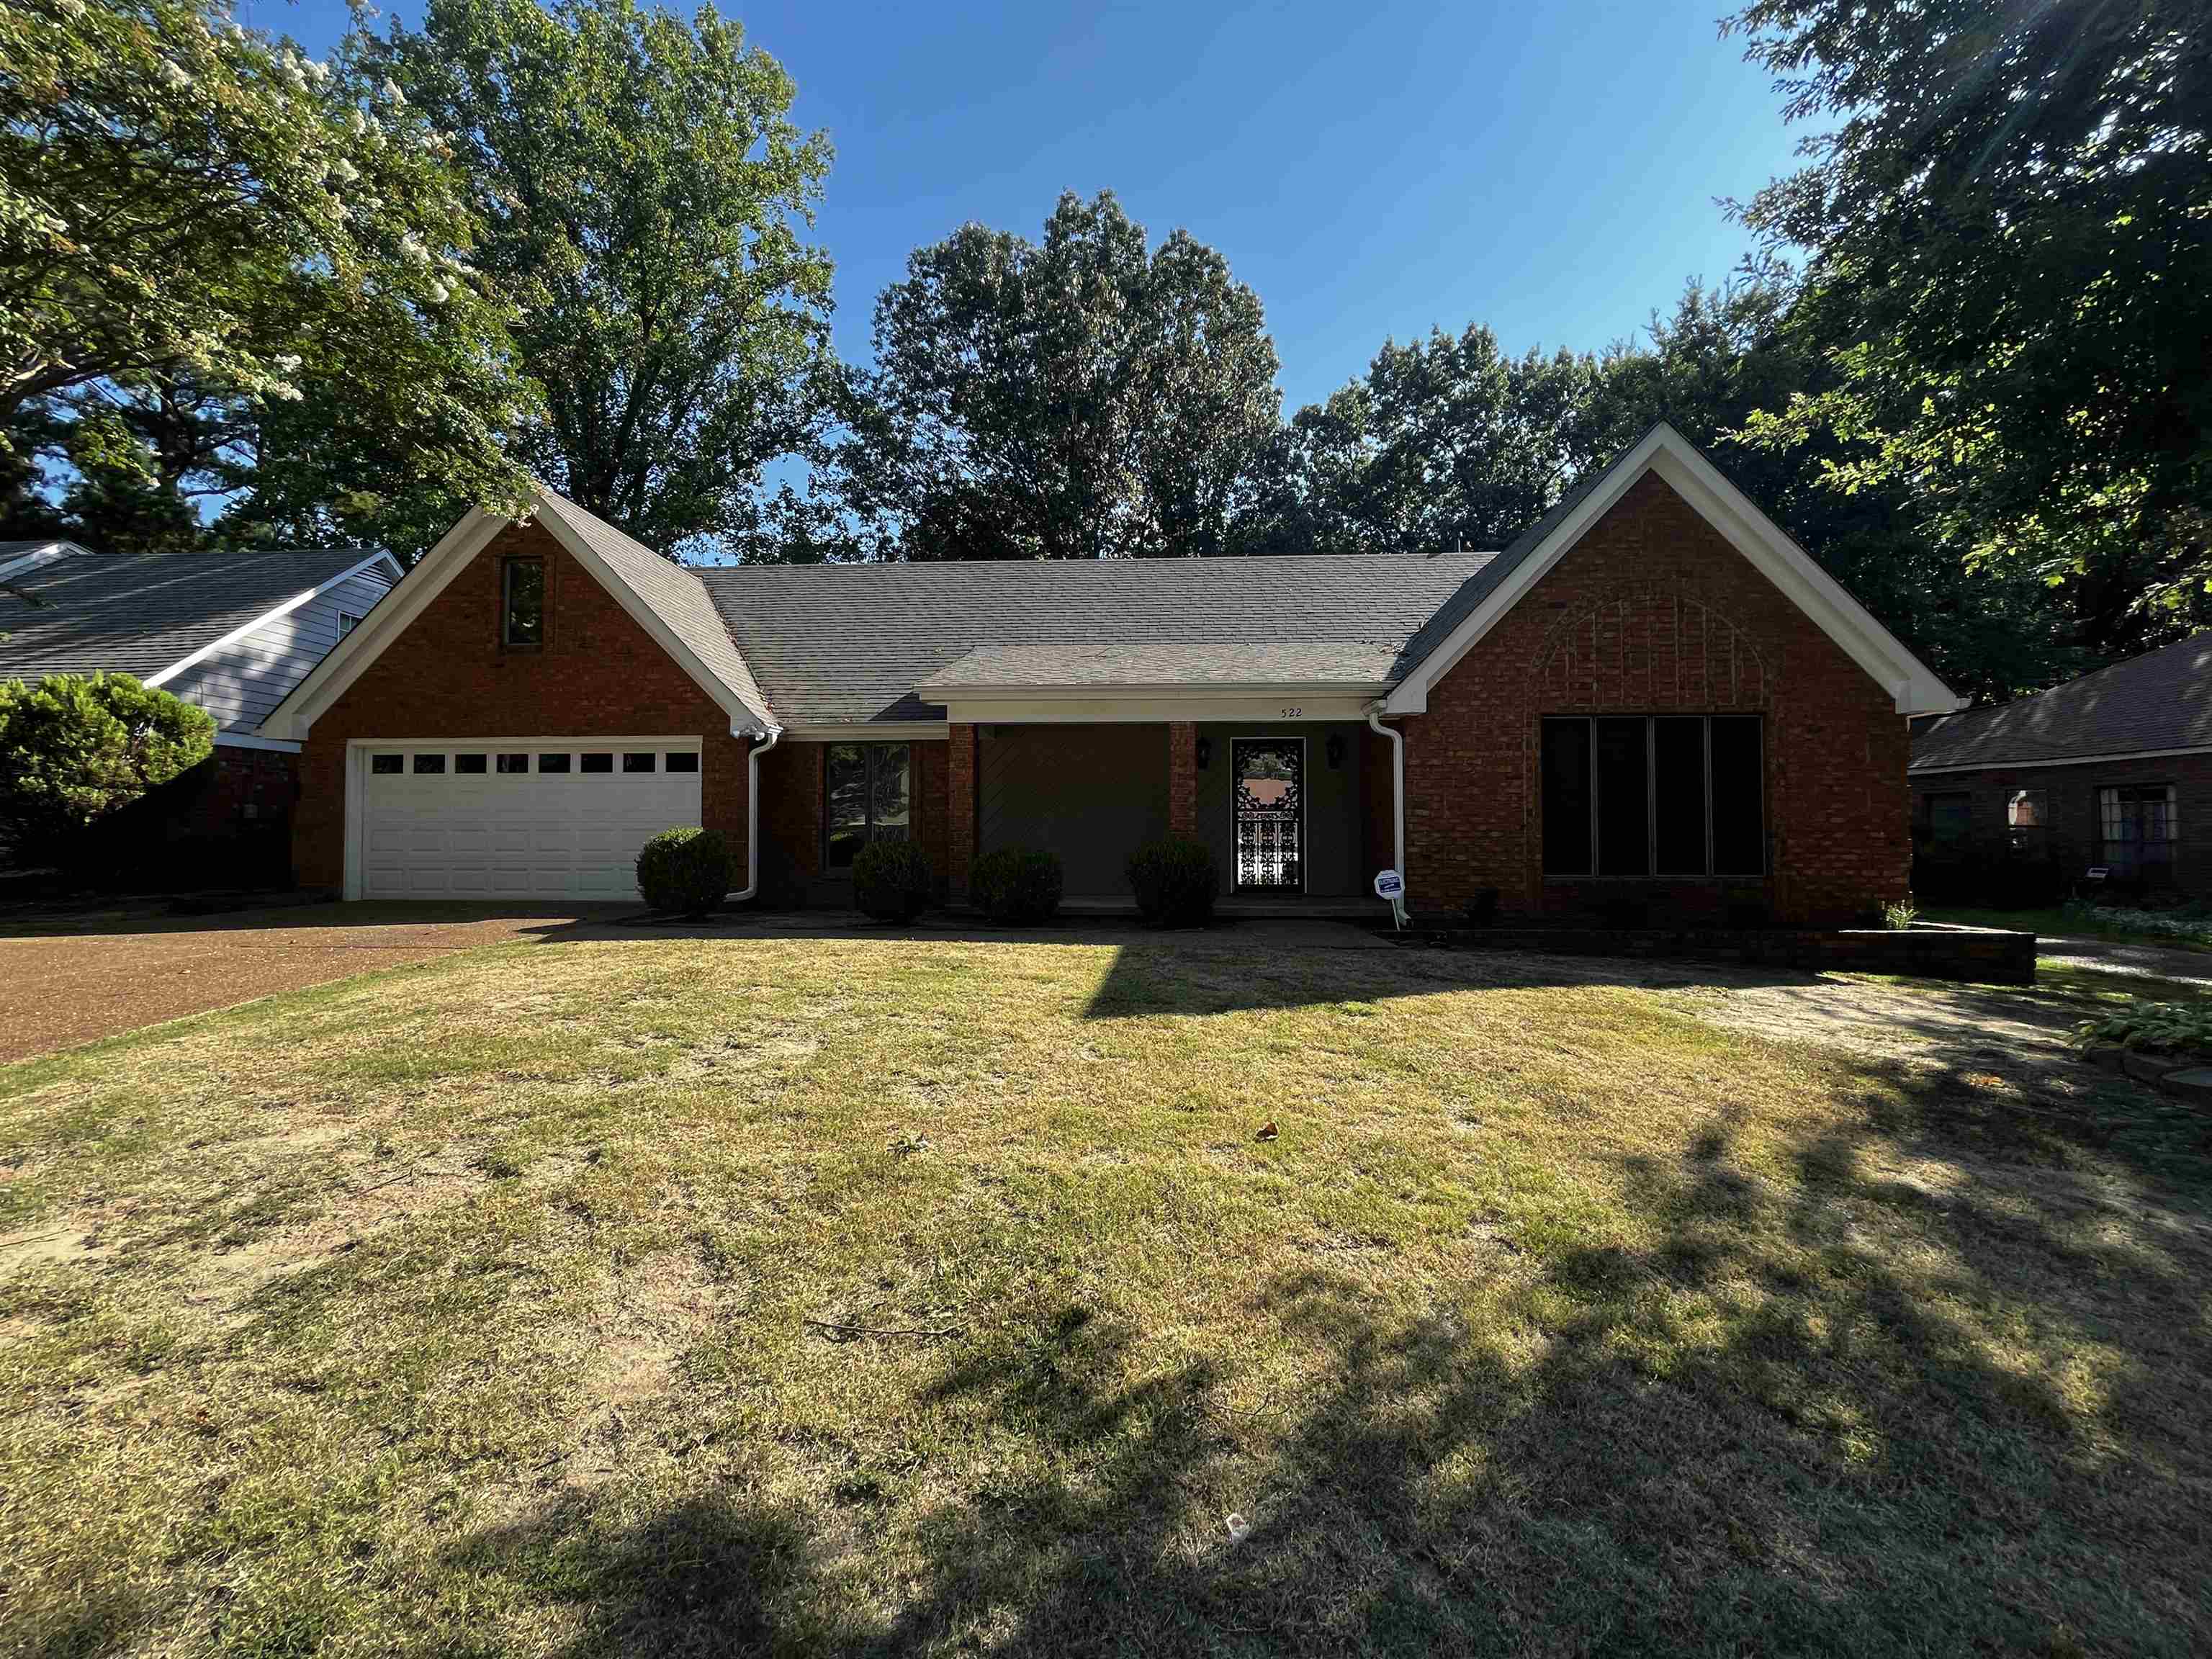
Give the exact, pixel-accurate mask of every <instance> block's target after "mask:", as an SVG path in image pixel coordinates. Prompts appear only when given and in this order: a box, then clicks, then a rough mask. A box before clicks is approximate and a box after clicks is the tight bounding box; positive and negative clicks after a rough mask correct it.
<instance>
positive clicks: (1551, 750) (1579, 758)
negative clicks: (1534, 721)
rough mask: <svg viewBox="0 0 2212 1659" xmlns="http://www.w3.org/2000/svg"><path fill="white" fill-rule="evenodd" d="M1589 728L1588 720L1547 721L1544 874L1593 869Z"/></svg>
mask: <svg viewBox="0 0 2212 1659" xmlns="http://www.w3.org/2000/svg"><path fill="white" fill-rule="evenodd" d="M1589 738H1590V728H1589V721H1588V720H1546V721H1545V722H1544V873H1545V874H1546V875H1547V876H1587V875H1589V874H1590V873H1591V871H1590V744H1589Z"/></svg>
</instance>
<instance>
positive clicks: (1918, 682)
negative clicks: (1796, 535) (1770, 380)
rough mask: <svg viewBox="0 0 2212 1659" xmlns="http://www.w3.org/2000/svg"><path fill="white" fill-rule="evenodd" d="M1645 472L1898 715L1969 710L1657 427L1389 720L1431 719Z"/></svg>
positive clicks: (1509, 580)
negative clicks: (1486, 642) (1450, 680)
mask: <svg viewBox="0 0 2212 1659" xmlns="http://www.w3.org/2000/svg"><path fill="white" fill-rule="evenodd" d="M1646 472H1653V473H1656V474H1657V475H1658V476H1659V477H1661V478H1662V479H1663V480H1664V481H1665V482H1666V483H1667V484H1668V487H1670V488H1671V489H1674V492H1675V493H1676V494H1677V495H1680V496H1681V497H1682V498H1683V499H1684V500H1685V501H1687V502H1688V503H1689V504H1690V506H1691V507H1692V509H1693V510H1695V511H1696V512H1697V513H1698V514H1699V517H1701V518H1703V519H1704V520H1705V521H1706V522H1707V523H1708V524H1710V525H1711V526H1713V528H1714V529H1715V530H1717V531H1718V532H1720V534H1721V535H1722V537H1723V538H1724V539H1726V540H1727V542H1728V543H1729V545H1730V546H1732V547H1734V548H1735V550H1737V551H1738V552H1739V553H1741V554H1742V555H1743V556H1744V557H1745V558H1746V559H1747V560H1749V561H1750V562H1751V564H1752V566H1753V568H1755V569H1757V570H1758V571H1759V573H1760V574H1762V575H1764V576H1765V577H1766V579H1767V580H1769V581H1771V582H1772V583H1773V584H1774V585H1775V586H1777V587H1778V588H1779V589H1781V590H1782V592H1783V593H1784V595H1785V596H1786V597H1787V598H1788V599H1790V602H1791V603H1792V604H1794V605H1796V606H1797V608H1798V609H1799V610H1801V611H1803V612H1804V613H1805V614H1806V615H1807V616H1808V617H1810V618H1811V619H1812V620H1813V623H1814V625H1815V626H1817V627H1818V628H1820V630H1821V631H1822V632H1823V633H1825V634H1826V635H1828V636H1829V638H1831V639H1832V640H1834V641H1835V642H1836V643H1837V644H1838V646H1840V647H1842V648H1843V650H1844V653H1845V654H1847V655H1848V656H1850V659H1852V660H1853V661H1854V662H1856V663H1857V664H1858V665H1859V666H1860V667H1861V668H1863V669H1864V670H1865V671H1866V672H1867V673H1868V675H1869V676H1870V677H1871V678H1873V679H1874V681H1875V684H1878V685H1880V686H1881V688H1882V690H1885V691H1887V692H1888V693H1889V694H1890V696H1891V697H1892V698H1893V700H1894V702H1895V704H1896V708H1897V712H1898V713H1899V714H1951V713H1954V712H1955V711H1957V710H1959V709H1960V708H1965V707H1966V702H1967V700H1966V698H1964V697H1960V696H1957V695H1955V694H1954V692H1953V691H1952V690H1950V688H1949V687H1948V686H1946V685H1945V684H1943V683H1942V680H1940V679H1938V678H1936V674H1935V672H1934V671H1932V670H1931V669H1929V667H1928V665H1926V664H1924V663H1923V662H1922V661H1921V660H1920V659H1918V658H1917V657H1916V656H1914V655H1913V654H1912V653H1911V651H1909V650H1907V649H1906V648H1905V644H1904V642H1903V641H1900V640H1899V639H1898V637H1897V636H1896V635H1893V634H1892V633H1891V632H1890V631H1889V630H1888V629H1886V628H1884V627H1883V626H1882V625H1881V623H1879V622H1878V621H1876V620H1875V617H1873V616H1872V615H1871V614H1870V613H1869V611H1867V609H1866V607H1865V606H1863V605H1861V604H1860V603H1859V602H1858V601H1857V599H1853V598H1852V597H1851V596H1850V594H1849V593H1848V592H1845V591H1844V588H1843V586H1841V585H1840V584H1839V583H1838V582H1837V580H1835V578H1834V577H1832V576H1831V575H1829V574H1828V573H1827V572H1826V571H1825V570H1823V569H1821V568H1820V564H1819V562H1817V561H1816V560H1814V557H1813V556H1812V555H1810V554H1809V553H1808V552H1806V551H1805V550H1804V549H1803V548H1802V547H1800V546H1798V545H1797V544H1796V542H1795V541H1794V540H1792V539H1791V538H1790V535H1789V534H1788V532H1785V531H1784V530H1783V528H1782V527H1781V526H1779V525H1778V524H1776V523H1775V522H1774V521H1773V520H1771V519H1770V518H1768V517H1767V516H1766V515H1765V513H1762V512H1760V511H1759V507H1758V506H1757V504H1756V503H1754V502H1753V501H1752V500H1751V499H1750V498H1749V497H1748V496H1747V495H1744V493H1743V492H1742V491H1741V490H1740V489H1737V488H1736V487H1735V485H1734V484H1732V483H1729V481H1728V479H1727V478H1726V477H1723V476H1722V474H1721V472H1720V471H1719V470H1718V469H1717V468H1716V467H1715V466H1714V465H1712V463H1711V462H1710V461H1708V460H1706V459H1705V457H1704V456H1702V455H1700V454H1699V453H1698V452H1697V451H1696V449H1694V448H1693V447H1692V446H1691V445H1690V444H1689V443H1687V442H1686V441H1684V439H1683V438H1682V436H1681V435H1680V434H1679V433H1677V432H1676V431H1675V430H1674V428H1672V427H1670V426H1668V425H1666V424H1664V423H1662V424H1661V425H1659V426H1656V427H1655V428H1652V430H1651V431H1650V433H1649V434H1648V435H1646V436H1645V437H1644V440H1643V441H1642V442H1640V443H1638V445H1637V446H1636V447H1635V448H1634V449H1633V450H1632V451H1630V452H1629V453H1628V454H1627V455H1626V456H1624V457H1623V458H1622V459H1620V462H1618V463H1616V464H1615V465H1614V466H1613V468H1612V469H1611V476H1610V477H1607V479H1606V480H1605V482H1604V483H1602V484H1601V485H1600V486H1599V487H1598V488H1597V489H1594V490H1592V491H1591V492H1590V493H1589V495H1587V496H1585V497H1584V498H1583V500H1582V501H1579V502H1577V504H1576V506H1575V509H1574V511H1572V512H1571V513H1568V515H1567V516H1566V517H1565V519H1563V520H1560V521H1559V524H1558V525H1556V526H1553V530H1552V533H1551V534H1550V535H1548V536H1547V537H1546V538H1544V540H1543V542H1542V543H1541V544H1540V545H1538V546H1537V547H1536V548H1535V549H1534V550H1532V551H1531V552H1530V554H1529V556H1528V557H1527V558H1526V559H1524V560H1522V562H1521V563H1520V565H1519V566H1518V568H1516V569H1514V570H1513V571H1512V572H1511V573H1510V574H1508V575H1507V576H1506V578H1505V580H1504V581H1502V582H1500V583H1499V584H1498V589H1497V591H1496V592H1492V593H1491V594H1489V595H1488V596H1486V598H1485V599H1483V601H1482V603H1481V604H1480V605H1477V606H1476V607H1475V609H1474V611H1473V612H1471V613H1470V614H1469V615H1468V617H1466V618H1465V619H1464V620H1462V622H1461V623H1460V624H1459V626H1458V627H1457V628H1455V629H1453V630H1452V631H1451V634H1450V635H1449V637H1447V638H1446V639H1445V640H1444V641H1443V644H1441V645H1439V646H1438V647H1437V648H1436V649H1435V650H1434V651H1432V652H1431V653H1429V655H1428V656H1427V657H1426V658H1425V659H1424V660H1423V661H1422V662H1421V663H1420V664H1419V665H1418V666H1417V667H1416V668H1415V669H1414V670H1413V672H1412V673H1411V674H1409V675H1407V677H1406V678H1405V679H1404V680H1402V681H1401V682H1400V684H1399V685H1398V688H1397V689H1396V690H1395V691H1393V692H1391V693H1390V695H1389V697H1388V698H1387V699H1386V700H1385V701H1384V703H1383V712H1384V713H1385V714H1426V713H1427V712H1428V707H1429V696H1428V694H1429V688H1430V687H1431V685H1433V684H1436V682H1437V681H1438V680H1440V679H1442V678H1443V677H1444V676H1445V675H1446V674H1448V673H1449V672H1450V671H1452V670H1453V669H1454V668H1455V667H1456V666H1457V665H1459V663H1460V661H1461V659H1463V658H1464V657H1465V656H1466V655H1467V653H1468V652H1469V651H1470V650H1472V649H1473V648H1474V646H1475V645H1476V644H1477V643H1478V642H1479V641H1480V640H1481V639H1482V638H1483V636H1484V635H1486V634H1488V633H1489V632H1490V630H1491V629H1492V628H1494V627H1496V626H1497V624H1498V621H1499V620H1500V619H1501V618H1502V617H1504V615H1505V614H1506V612H1507V611H1510V610H1511V609H1512V608H1513V607H1514V605H1516V604H1518V603H1519V602H1520V600H1521V599H1522V598H1523V597H1524V596H1525V595H1526V594H1527V593H1528V591H1529V590H1530V589H1531V588H1533V587H1534V586H1536V585H1537V584H1538V583H1539V582H1541V580H1543V579H1544V578H1545V577H1546V576H1547V575H1548V574H1551V571H1552V570H1553V568H1554V567H1555V566H1556V565H1558V563H1559V561H1560V560H1561V559H1563V558H1565V556H1566V555H1567V554H1568V552H1569V551H1570V550H1572V549H1573V547H1574V546H1575V544H1577V542H1579V541H1580V540H1581V539H1582V538H1583V535H1584V534H1585V533H1586V532H1588V531H1589V528H1590V526H1593V525H1595V523H1596V522H1597V521H1598V520H1600V519H1601V518H1602V517H1603V516H1604V515H1605V514H1606V513H1609V512H1611V511H1612V510H1613V507H1614V506H1615V505H1616V504H1617V503H1618V502H1619V501H1620V498H1621V497H1622V496H1623V495H1626V494H1627V493H1628V491H1629V490H1630V489H1632V487H1633V486H1634V485H1635V484H1636V483H1638V481H1639V480H1640V479H1641V478H1642V477H1644V474H1645V473H1646Z"/></svg>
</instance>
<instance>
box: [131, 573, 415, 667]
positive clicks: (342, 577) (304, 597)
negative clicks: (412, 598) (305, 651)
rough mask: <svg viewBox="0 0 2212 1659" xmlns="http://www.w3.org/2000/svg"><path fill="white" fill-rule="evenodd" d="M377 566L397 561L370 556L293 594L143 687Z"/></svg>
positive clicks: (197, 661)
mask: <svg viewBox="0 0 2212 1659" xmlns="http://www.w3.org/2000/svg"><path fill="white" fill-rule="evenodd" d="M380 564H388V565H391V566H392V567H393V568H395V569H397V568H398V560H396V559H394V558H393V557H392V555H390V554H389V553H376V554H372V555H371V556H369V557H368V558H366V559H363V560H362V562H360V563H359V564H356V565H350V566H349V567H348V568H345V569H343V570H341V571H339V572H338V574H337V575H335V576H333V577H331V579H330V580H328V581H326V582H324V583H322V584H320V585H319V586H315V587H311V588H309V589H307V592H304V593H295V594H294V595H293V596H292V597H291V598H290V599H286V600H285V601H284V602H283V604H282V605H276V606H275V607H273V608H271V609H270V610H267V611H263V612H262V613H261V614H260V615H259V616H258V617H255V618H254V619H253V620H252V622H249V623H241V624H240V626H238V627H236V628H234V629H231V630H230V632H229V633H228V634H226V635H223V636H222V638H221V639H219V640H210V641H208V643H207V644H205V645H204V646H202V647H200V648H199V649H198V650H197V651H195V652H193V653H191V654H190V655H189V656H184V657H179V658H178V659H176V661H174V662H173V663H171V664H170V665H168V666H167V668H164V669H163V670H162V671H161V672H160V673H158V674H154V675H149V677H148V678H147V680H146V684H149V685H160V684H163V683H165V682H166V681H168V680H173V679H174V678H176V677H177V676H178V675H179V674H181V673H183V672H184V671H185V670H186V669H187V668H191V667H194V666H196V665H198V664H200V663H203V662H205V661H206V660H207V659H209V658H210V657H212V656H213V655H215V653H216V652H218V651H220V650H222V648H223V647H225V646H228V645H235V644H237V643H238V641H240V640H242V639H244V638H245V637H246V635H248V634H251V633H252V632H253V630H254V629H257V628H263V627H265V626H267V625H268V624H269V623H273V622H275V621H276V619H277V618H278V617H285V616H289V615H290V614H291V613H292V612H293V611H297V610H298V609H299V608H300V607H301V605H305V604H307V601H308V600H310V599H317V598H319V597H320V596H321V595H323V594H325V593H327V592H330V591H331V589H332V588H333V587H336V586H337V585H338V584H339V583H340V582H349V581H351V580H353V579H354V578H355V577H356V576H358V575H359V574H361V573H362V571H364V570H367V569H368V568H370V567H372V566H374V565H380Z"/></svg>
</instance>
